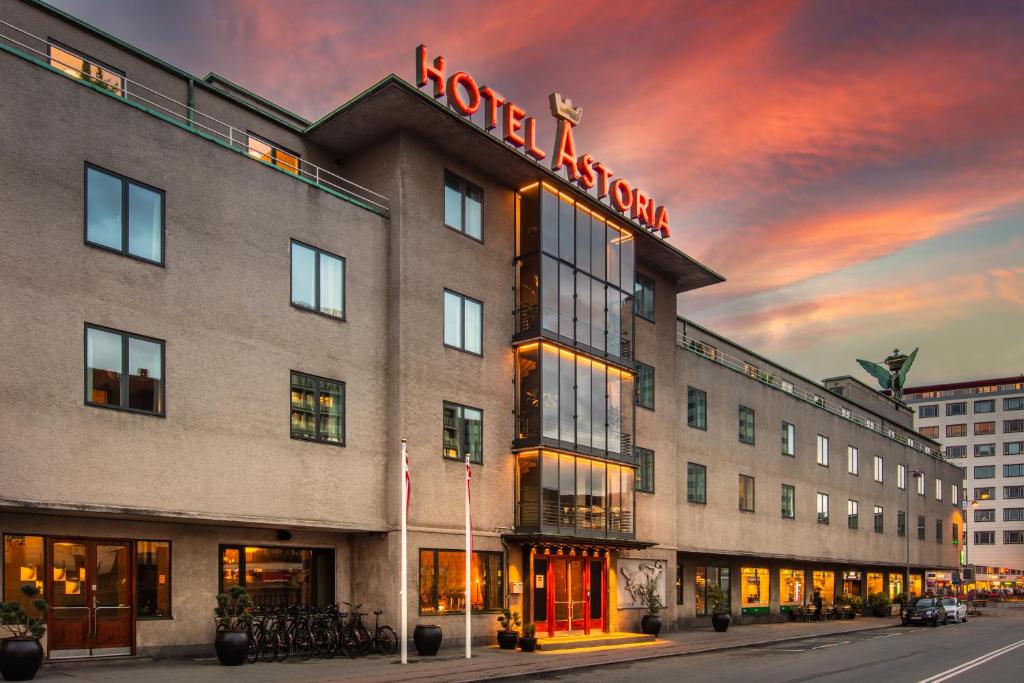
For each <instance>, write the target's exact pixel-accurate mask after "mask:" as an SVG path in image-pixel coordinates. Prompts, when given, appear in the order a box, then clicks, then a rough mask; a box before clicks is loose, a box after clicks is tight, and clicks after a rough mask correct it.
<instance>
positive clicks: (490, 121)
mask: <svg viewBox="0 0 1024 683" xmlns="http://www.w3.org/2000/svg"><path fill="white" fill-rule="evenodd" d="M480 95H481V96H483V98H484V102H486V103H487V105H486V106H485V107H484V129H485V130H494V129H495V128H497V127H498V107H500V106H501V105H503V104H505V98H504V97H502V96H501V95H499V94H498V93H496V92H494V91H493V90H491V89H490V88H488V87H487V86H486V85H485V86H484V87H482V88H480Z"/></svg>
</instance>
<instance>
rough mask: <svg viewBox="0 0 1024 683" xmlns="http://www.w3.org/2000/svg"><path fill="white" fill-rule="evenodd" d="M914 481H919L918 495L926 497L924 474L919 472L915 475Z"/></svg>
mask: <svg viewBox="0 0 1024 683" xmlns="http://www.w3.org/2000/svg"><path fill="white" fill-rule="evenodd" d="M914 479H916V480H917V495H919V496H923V495H924V473H923V472H919V473H917V474H915V475H914Z"/></svg>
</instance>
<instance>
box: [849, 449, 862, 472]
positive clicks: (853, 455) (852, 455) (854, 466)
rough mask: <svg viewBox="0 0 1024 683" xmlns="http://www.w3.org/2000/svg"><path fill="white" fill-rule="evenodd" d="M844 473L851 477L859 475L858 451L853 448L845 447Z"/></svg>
mask: <svg viewBox="0 0 1024 683" xmlns="http://www.w3.org/2000/svg"><path fill="white" fill-rule="evenodd" d="M846 471H847V472H849V473H850V474H853V475H859V474H860V451H858V450H857V449H856V448H855V447H853V446H847V447H846Z"/></svg>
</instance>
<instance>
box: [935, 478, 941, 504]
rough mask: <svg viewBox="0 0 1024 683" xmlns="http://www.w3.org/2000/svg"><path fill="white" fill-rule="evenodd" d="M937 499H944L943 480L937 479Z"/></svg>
mask: <svg viewBox="0 0 1024 683" xmlns="http://www.w3.org/2000/svg"><path fill="white" fill-rule="evenodd" d="M935 500H942V480H941V479H938V478H936V479H935Z"/></svg>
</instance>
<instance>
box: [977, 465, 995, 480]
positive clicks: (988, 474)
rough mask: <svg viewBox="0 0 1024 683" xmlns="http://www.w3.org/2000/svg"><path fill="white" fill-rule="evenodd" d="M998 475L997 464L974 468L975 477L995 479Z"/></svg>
mask: <svg viewBox="0 0 1024 683" xmlns="http://www.w3.org/2000/svg"><path fill="white" fill-rule="evenodd" d="M995 476H996V466H995V465H982V466H979V467H975V468H974V478H975V479H994V478H995Z"/></svg>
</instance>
